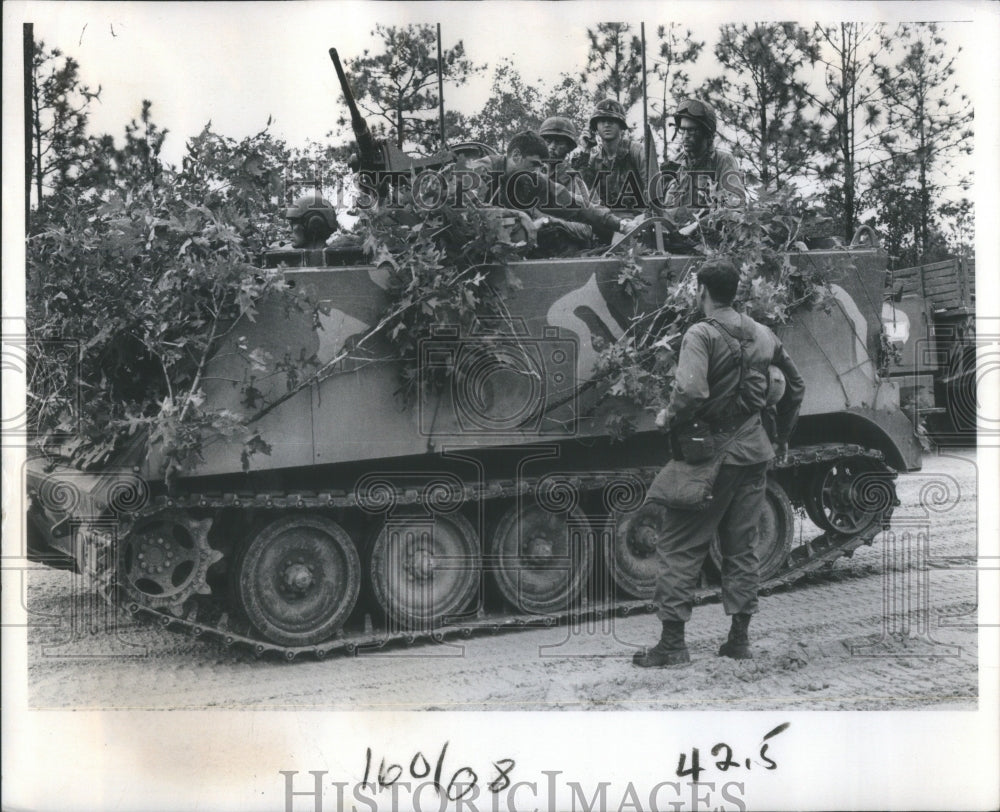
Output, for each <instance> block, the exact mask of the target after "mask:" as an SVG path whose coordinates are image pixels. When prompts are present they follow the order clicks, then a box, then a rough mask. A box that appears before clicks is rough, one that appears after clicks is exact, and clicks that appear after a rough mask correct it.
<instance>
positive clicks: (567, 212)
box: [468, 130, 632, 240]
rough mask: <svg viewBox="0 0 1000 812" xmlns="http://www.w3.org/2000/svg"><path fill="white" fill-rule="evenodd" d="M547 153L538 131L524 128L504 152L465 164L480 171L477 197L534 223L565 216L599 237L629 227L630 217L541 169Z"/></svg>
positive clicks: (605, 237)
mask: <svg viewBox="0 0 1000 812" xmlns="http://www.w3.org/2000/svg"><path fill="white" fill-rule="evenodd" d="M548 156H549V149H548V145H547V144H546V143H545V141H543V140H542V138H541V136H540V135H538V133H536V132H532V131H530V130H527V131H525V132H520V133H518V134H517V135H515V136H514V137H513V138H511V140H510V143H508V145H507V153H506V154H505V155H491V156H488V157H486V158H480V159H478V160H474V161H470V162H469V164H468V169H469V170H470V171H472V172H475V173H476V174H477V175H479V176H480V180H481V183H480V189H479V190H478V193H477V196H478V197H479V199H480V201H481V202H482V203H485V204H487V205H491V206H502V207H504V208H508V209H516V210H519V211H523V212H526V213H527V214H528V215H529V216H530V217H531V218H532V219H533V220H534V226H535V228H545V227H546V226H555V227H557V228H562V227H563V225H564V223H565V221H570V222H571V223H584V224H586V225H588V226H590V227H591V228H593V230H594V232H595V234H596V235H597V236H598V238H599V239H601V240H609V239H610V237H611V235H613V234H614V233H615V232H618V231H621V232H624V231H627V230H628V229H629V228H631V226H632V223H631V221H630V220H629V219H627V218H622V217H619V216H618V215H616V214H614V213H613V212H612V211H610V210H609V209H608V208H606V207H605V206H600V205H594V204H592V203H591V202H590V201H589V200H587V199H585V198H583V197H581V196H579V195H577V194H574V193H573V192H572V191H571V190H570V189H568V188H566V187H565V186H563V185H562V184H561V183H557V182H556V181H554V180H553V179H552V178H550V177H548V176H547V175H546V174H545V172H544V167H545V162H546V160H547V159H548ZM473 191H474V192H475V190H473Z"/></svg>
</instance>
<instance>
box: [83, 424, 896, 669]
mask: <svg viewBox="0 0 1000 812" xmlns="http://www.w3.org/2000/svg"><path fill="white" fill-rule="evenodd" d="M848 458H863V459H866V460H870V461H872V462H876V463H878V464H879V469H880V475H881V477H882V479H883V480H884V481H885V482H888V483H890V485H889V488H888V490H886V491H885V492H884V494H883V500H884V501H886V502H887V504H885V505H884V506H883V507H882V517H881V521H878V520H875V521H873V522H872V523H871V524H870V525H868V526H867V527H866V528H864V529H863V530H862V531H860V532H858V533H856V534H854V535H839V534H834V533H829V532H827V533H821V534H820V535H818V536H815V537H813V538H812V539H810V540H808V541H807V542H805V543H803V544H800V545H799V546H796V547H794V548H793V549H792V551H791V553H790V554H789V556H788V557H787V559H786V561H785V564H784V566H783V568H782V569H781V570H780V571H779V572H778V573H776V574H775V575H774V576H773V577H771V578H769V579H768V580H767V581H765V582H762V583H761V585H760V594H761V595H768V594H770V593H772V592H774V591H775V590H778V589H781V588H783V587H787V586H789V585H791V584H794V583H795V582H797V581H799V580H802V579H803V578H805V577H806V576H808V575H810V574H812V573H817V572H820V571H822V570H824V569H828V568H829V567H831V566H832V565H833V563H834V561H836V560H837V559H838V558H840V557H841V556H850V555H852V554H853V552H854V551H855V550H856V549H857V548H858V547H860V546H862V545H870V544H872V542H873V541H874V538H875V536H876V535H877V534H878V532H879V531H880V530H882V529H883V528H884V527H885V526H886V525H887V524H888V520H889V517H890V516H891V513H892V508H893V507H894V506H895V504H898V502H896V501H895V488H894V485H892V484H891V483H892V480H894V479H895V477H896V472H895V471H894V470H892V469H891V468H889V467H888V466H887V465H886V464H885V462H884V460H883V455H882V453H881V452H879V451H874V450H872V449H867V448H864V447H862V446H860V445H853V444H826V445H815V446H803V447H799V448H795V449H792V450H791V451H790V452H789V454H788V456H787V458H786V459H784V460H782V461H780V462H776V463H775V464H774V465H773V466H772V469H773V470H776V471H778V472H782V471H788V472H789V473H792V474H793V475H795V476H796V477H797V475H798V472H799V470H800V469H803V468H806V467H808V466H813V465H817V464H820V463H824V462H830V461H833V460H839V459H848ZM658 471H659V468H631V469H623V470H621V471H619V472H616V475H617V474H620V475H623V476H627V477H630V478H633V479H638V480H641V481H642V482H643V484H644V485H645V486H648V485H649V483H650V482H651V481H652V479H653V477H655V475H656V474H657V473H658ZM540 478H541V477H538V478H534V479H524V480H520V481H517V482H515V481H513V480H495V481H490V482H487V483H484V484H481V485H475V486H471V485H467V486H465V487H464V488H463V489H461V492H459V491H455V492H454V493H452V494H451V496H450V499H451V500H454V501H461V502H467V501H478V500H483V499H503V498H510V497H514V496H517V495H519V494H520V495H524V494H531V493H534V492H535V491H536V486H537V484H538V480H539V479H540ZM562 478H563V479H565V481H566V482H567V483H569V484H570V485H571V486H572V487H574V488H576V489H577V490H578V491H580V492H589V491H593V490H596V489H600V488H602V487H604V486H605V485H606V484H607V476H606V475H600V476H596V475H590V474H587V473H580V474H579V475H573V474H567V475H565V476H564V477H562ZM438 496H440V495H438ZM394 497H395V500H396V502H395V504H396V505H418V504H421V502H422V501H423V500H424V498H425V497H424V496H423V495H422V494H421V492H420V491H419V490H418V489H415V488H398V489H397V490H396V492H395V494H394ZM383 498H384V494H383V495H382V496H381V497H379V496H372V497H370V498H366V497H365V496H364V495H363V494H361V495H359V494H356V493H348V492H345V491H328V492H308V491H301V492H280V493H275V492H238V493H235V492H234V493H213V492H192V493H186V494H175V495H171V496H164V497H158V498H157V499H155V500H153V501H152V502H151V503H150V504H149V505H148V506H147V507H146V508H145V509H144V510H142V511H141V512H137V513H134V514H129V515H127V516H125V517H122V518H124V520H125V521H126V523H127V525H129V526H131V525H132V524H134V523H135V522H136V521H138V520H139V519H142V518H144V517H146V516H149V515H152V514H155V513H157V512H160V511H163V510H172V511H178V510H181V511H183V510H187V509H199V510H204V509H220V508H251V507H252V508H254V509H257V510H265V511H272V510H273V511H278V510H288V509H291V508H294V509H302V510H307V509H330V508H362V509H363V508H365V507H376V508H377V507H379V506H380V505H381V504H382V503H381V499H383ZM435 503H436V504H437V505H439V506H440V504H441V502H440V500H439V499H437V498H436V499H435ZM800 513H801V511H800ZM107 541H108V539H107V535H106V534H105V533H103V532H101V531H95V532H91V533H90V534H89V541H88V544H90V545H95V546H97V547H100V546H102V545H106V544H107ZM92 560H94V561H102V562H104V564H103V566H101V567H100V568H99V570H97V571H95V568H94V567H93V566H92V567H90V572H89V574H90V575H91V577H92V578H93V580H94V582H95V583H96V584H97V585H98V586H99V588H100V591H101V592H102V594H103V595H104V596H105V597H106V598H107V599H108V600H109V601H112V602H114V603H118V604H120V605H121V606H122V608H123V609H124V610H125V611H126V612H128V613H129V614H131V615H133V616H135V617H137V618H142V619H147V620H149V621H151V622H153V623H155V624H158V625H159V626H161V627H163V628H165V629H168V630H170V631H175V632H180V633H184V634H189V635H191V636H192V637H196V638H203V639H207V640H208V639H210V640H216V641H218V642H220V643H221V644H222V645H223V646H226V647H231V646H236V647H241V648H245V649H247V650H249V651H252V652H253V653H254V654H255V655H256V656H258V657H263V656H265V655H274V656H277V657H279V658H281V659H283V660H286V661H289V662H291V661H293V660H296V659H298V658H303V657H315V658H316V659H324V658H325V657H327V656H330V655H352V654H356V653H357V652H358V651H361V650H365V649H367V650H373V649H379V648H383V647H385V646H388V645H390V644H394V643H398V644H402V645H413V644H416V643H419V642H425V641H430V642H436V643H440V642H443V641H445V640H452V639H462V638H469V637H472V636H473V635H482V634H496V633H498V632H504V631H513V630H520V629H530V628H545V627H551V626H555V625H558V624H561V623H565V622H567V621H571V620H572V621H589V620H595V619H602V618H606V617H610V616H618V617H625V616H628V615H632V614H639V613H651V612H654V611H655V610H656V604H655V603H653V602H651V601H648V600H633V599H617V600H610V599H603V600H599V601H592V602H590V603H586V602H585V603H583V605H581V606H580V607H578V608H574V609H569V610H566V611H563V612H554V613H550V614H546V615H541V616H540V615H533V614H523V613H521V614H511V613H508V612H502V613H501V612H495V613H489V614H487V613H483V612H480V613H479V614H478V615H477V616H476V617H475V618H473V619H469V620H463V622H461V623H455V624H452V625H446V626H440V627H437V628H434V629H429V630H400V631H380V632H374V631H369V630H367V629H366V630H365V631H362V632H346V633H345V632H343V631H341V632H340V633H338V635H337V636H336V637H334V638H333V639H331V640H329V641H326V642H324V643H321V644H317V645H309V646H281V645H276V644H274V643H271V642H269V641H267V640H263V639H260V638H257V637H254V636H252V635H251V634H247V633H243V632H242V631H240V630H238V629H236V628H233V627H232V626H231V625H230V621H229V619H228V615H222V616H221V617H220V619H219V620H217V621H215V622H211V623H206V622H199V621H198V619H197V612H196V611H193V612H188V613H187V614H184V615H183V616H181V615H176V614H173V613H171V612H167V611H164V610H162V609H159V608H155V607H152V606H149V605H144V604H143V603H141V602H139V601H138V600H135V599H132V598H130V597H128V596H125V599H124V602H123V601H122V598H123V595H124V590H123V589H122V588H121V587H120V586H119V585H118V583H117V579H116V577H115V573H114V571H113V567H114V556H110V555H100V554H98V555H94V556H92ZM720 595H721V587H720V586H719V585H707V586H703V587H702V588H700V589H699V590H698V591H697V592H696V594H695V603H704V602H706V601H709V600H712V599H715V598H718V597H720ZM367 625H368V624H366V626H367Z"/></svg>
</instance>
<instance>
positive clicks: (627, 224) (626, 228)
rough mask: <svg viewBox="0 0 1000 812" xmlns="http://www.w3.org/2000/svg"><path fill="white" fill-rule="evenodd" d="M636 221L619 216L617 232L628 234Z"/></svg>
mask: <svg viewBox="0 0 1000 812" xmlns="http://www.w3.org/2000/svg"><path fill="white" fill-rule="evenodd" d="M636 225H638V223H637V222H636V221H635V220H630V219H628V218H627V217H621V218H619V220H618V232H619V233H620V234H628V233H629V232H630V231H631V230H632V229H633V228H635V227H636Z"/></svg>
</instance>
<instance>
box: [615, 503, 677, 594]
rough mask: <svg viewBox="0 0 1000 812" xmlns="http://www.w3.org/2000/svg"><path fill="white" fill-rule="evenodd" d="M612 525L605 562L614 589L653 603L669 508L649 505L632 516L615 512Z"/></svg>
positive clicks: (632, 513) (631, 513) (633, 512)
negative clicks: (659, 545)
mask: <svg viewBox="0 0 1000 812" xmlns="http://www.w3.org/2000/svg"><path fill="white" fill-rule="evenodd" d="M610 521H611V523H612V527H613V529H614V535H613V537H612V541H611V543H610V544H608V545H607V546H606V547H605V550H604V560H605V562H606V564H607V567H608V570H609V572H610V573H611V578H612V580H613V581H614V583H615V586H616V587H617V588H618V589H620V590H621V591H622V592H624V593H625V594H626V595H628V596H630V597H633V598H641V599H644V600H649V599H651V598H652V597H653V593H654V592H655V591H656V576H657V574H658V573H659V568H660V565H659V562H658V560H657V557H656V541H657V539H658V538H659V537H660V535H661V534H662V533H663V528H664V526H665V522H666V508H665V507H663V506H662V505H658V504H656V503H655V502H648V503H646V504H645V505H643V506H642V507H640V508H639V509H638V510H633V511H631V512H629V513H618V512H615V513H613V514H612V515H611V519H610Z"/></svg>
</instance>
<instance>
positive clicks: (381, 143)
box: [330, 48, 455, 188]
mask: <svg viewBox="0 0 1000 812" xmlns="http://www.w3.org/2000/svg"><path fill="white" fill-rule="evenodd" d="M330 59H331V60H333V67H334V68H335V69H336V71H337V79H339V80H340V87H341V89H342V90H343V91H344V98H345V99H346V100H347V109H348V110H350V112H351V127H352V129H353V130H354V140H355V141H356V142H357V145H358V152H357V154H356V155H352V156H351V160H350V162H349V164H350V166H351V169H353V170H354V171H356V172H373V173H376V174H381V173H391V172H410V171H418V172H419V171H421V170H424V169H438V168H440V167H442V166H444V165H445V164H448V163H451V162H452V161H454V160H455V155H454V153H452V152H451V151H450V150H444V151H442V152H438V153H436V154H434V155H431V156H430V157H429V158H412V157H410V156H409V155H407V154H406V153H405V152H403V151H402V150H400V149H399V148H397V147H396V145H395V144H392V143H390V142H388V141H386V140H385V139H383V138H376V137H375V136H374V135H372V131H371V130H370V129H369V127H368V122H367V121H365V118H364V116H362V115H361V111H360V110H358V103H357V101H356V100H355V98H354V94H353V93H352V92H351V86H350V85H349V84H348V82H347V75H346V74H345V73H344V67H343V66H342V65H341V64H340V57H339V56H338V55H337V49H336V48H331V49H330ZM378 186H379V187H380V188H381V183H379V184H378Z"/></svg>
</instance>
